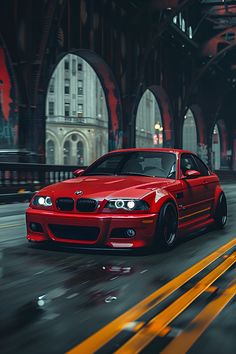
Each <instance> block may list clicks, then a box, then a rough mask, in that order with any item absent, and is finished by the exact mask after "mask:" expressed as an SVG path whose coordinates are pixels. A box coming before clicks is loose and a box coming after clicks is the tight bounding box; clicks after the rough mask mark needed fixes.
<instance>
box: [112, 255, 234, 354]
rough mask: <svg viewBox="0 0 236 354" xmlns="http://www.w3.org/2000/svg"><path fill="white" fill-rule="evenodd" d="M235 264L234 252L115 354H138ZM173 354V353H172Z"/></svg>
mask: <svg viewBox="0 0 236 354" xmlns="http://www.w3.org/2000/svg"><path fill="white" fill-rule="evenodd" d="M235 262H236V252H234V253H233V254H232V255H231V256H230V257H228V258H227V259H226V260H225V261H224V262H222V263H221V264H220V265H218V266H217V267H216V268H214V269H213V270H212V271H211V272H210V273H209V274H207V275H206V276H205V277H204V278H202V279H201V280H200V281H199V282H198V283H197V284H196V285H195V286H194V287H193V288H191V289H190V290H188V291H187V292H186V293H184V294H183V295H182V296H180V297H179V298H178V299H177V300H176V301H174V302H173V303H172V304H171V305H170V306H168V307H167V308H166V309H165V310H163V311H162V312H161V313H160V314H158V315H157V316H155V317H154V318H153V319H152V320H151V321H150V322H149V323H148V324H147V325H146V326H145V327H143V328H142V329H141V330H140V331H139V332H137V333H136V334H135V335H134V336H133V337H132V338H131V339H130V340H128V341H127V342H126V343H125V344H124V345H123V346H121V347H120V349H118V350H117V351H116V352H115V353H116V354H121V353H122V354H123V353H125V354H136V353H140V352H141V351H142V350H143V349H144V348H145V347H146V346H147V345H148V344H150V343H151V341H152V340H153V339H155V338H156V337H157V335H158V334H159V333H160V332H161V331H163V330H164V329H165V328H166V327H167V326H168V325H169V324H170V323H171V322H172V321H174V319H176V317H178V316H179V315H180V314H181V313H182V312H183V311H184V310H185V309H186V308H187V307H188V306H189V305H191V304H192V303H193V302H194V300H196V299H197V298H198V297H199V296H200V295H201V294H202V293H203V292H204V291H205V290H206V289H207V288H209V286H211V285H212V284H213V283H214V282H215V281H216V280H217V279H218V278H219V277H220V276H221V275H222V274H224V273H225V272H226V271H227V270H228V269H229V268H230V267H232V266H233V265H234V264H235ZM172 353H173V352H172Z"/></svg>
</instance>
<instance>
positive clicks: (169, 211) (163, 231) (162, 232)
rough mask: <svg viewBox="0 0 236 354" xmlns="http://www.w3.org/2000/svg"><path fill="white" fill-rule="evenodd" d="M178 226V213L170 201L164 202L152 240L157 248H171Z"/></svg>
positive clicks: (174, 241)
mask: <svg viewBox="0 0 236 354" xmlns="http://www.w3.org/2000/svg"><path fill="white" fill-rule="evenodd" d="M177 228H178V214H177V210H176V207H175V205H174V204H173V203H172V202H166V203H165V204H164V205H163V206H162V208H161V210H160V214H159V217H158V221H157V231H156V237H155V240H154V243H155V245H156V246H157V248H158V249H165V250H168V249H171V248H173V247H174V245H175V243H176V235H177Z"/></svg>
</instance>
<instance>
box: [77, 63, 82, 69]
mask: <svg viewBox="0 0 236 354" xmlns="http://www.w3.org/2000/svg"><path fill="white" fill-rule="evenodd" d="M82 70H83V65H82V63H78V71H82Z"/></svg>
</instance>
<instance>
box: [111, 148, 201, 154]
mask: <svg viewBox="0 0 236 354" xmlns="http://www.w3.org/2000/svg"><path fill="white" fill-rule="evenodd" d="M137 151H152V152H170V153H174V154H182V153H188V154H194V153H193V152H191V151H189V150H184V149H173V148H129V149H119V150H112V151H110V152H109V153H108V154H112V153H116V152H137Z"/></svg>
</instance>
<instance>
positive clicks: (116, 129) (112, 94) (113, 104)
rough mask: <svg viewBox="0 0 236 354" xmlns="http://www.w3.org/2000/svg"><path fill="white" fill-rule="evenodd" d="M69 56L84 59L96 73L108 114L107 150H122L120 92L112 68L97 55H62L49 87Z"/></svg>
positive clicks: (77, 52) (81, 52)
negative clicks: (62, 63) (61, 63)
mask: <svg viewBox="0 0 236 354" xmlns="http://www.w3.org/2000/svg"><path fill="white" fill-rule="evenodd" d="M68 54H74V55H76V56H78V57H80V58H82V59H83V60H85V61H86V62H87V63H88V65H90V66H91V67H92V69H93V70H94V71H95V73H96V75H97V77H98V79H99V81H100V83H101V86H102V88H103V91H104V95H105V101H106V107H107V113H108V144H107V145H108V146H107V150H113V149H116V148H121V147H122V140H121V137H122V136H123V131H122V129H123V128H122V109H121V98H120V92H119V89H118V85H117V83H116V80H115V77H114V75H113V73H112V71H111V69H110V67H109V66H108V64H107V63H106V62H105V61H104V60H103V59H102V58H101V57H100V56H99V55H98V54H97V53H95V52H93V51H91V50H86V49H75V50H70V51H68V52H66V53H63V54H61V55H60V56H59V57H58V58H57V61H56V63H55V65H54V67H53V69H52V70H51V73H50V75H49V79H48V85H47V87H49V82H50V79H51V77H52V74H53V72H54V71H55V70H56V67H57V65H58V64H59V63H60V61H61V60H63V58H64V57H65V56H66V55H68ZM45 103H46V99H45Z"/></svg>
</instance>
